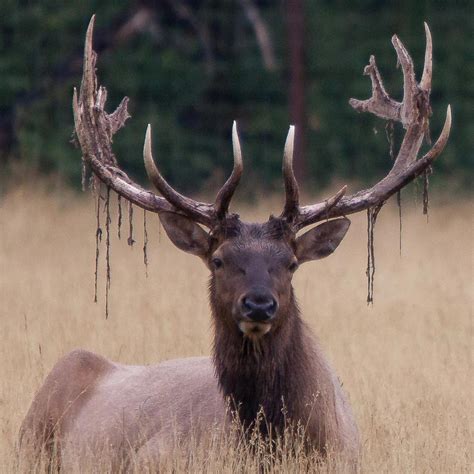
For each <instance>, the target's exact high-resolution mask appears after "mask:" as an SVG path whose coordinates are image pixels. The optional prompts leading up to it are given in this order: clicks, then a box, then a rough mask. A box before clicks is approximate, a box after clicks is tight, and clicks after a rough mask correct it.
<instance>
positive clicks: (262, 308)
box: [242, 293, 278, 323]
mask: <svg viewBox="0 0 474 474" xmlns="http://www.w3.org/2000/svg"><path fill="white" fill-rule="evenodd" d="M277 307H278V303H277V302H276V300H275V298H273V296H271V295H269V294H262V293H248V294H247V295H245V296H244V297H243V298H242V313H243V315H244V316H246V317H247V318H249V319H251V320H252V321H255V322H259V323H261V322H266V321H269V320H270V319H272V318H273V317H274V316H275V313H276V310H277Z"/></svg>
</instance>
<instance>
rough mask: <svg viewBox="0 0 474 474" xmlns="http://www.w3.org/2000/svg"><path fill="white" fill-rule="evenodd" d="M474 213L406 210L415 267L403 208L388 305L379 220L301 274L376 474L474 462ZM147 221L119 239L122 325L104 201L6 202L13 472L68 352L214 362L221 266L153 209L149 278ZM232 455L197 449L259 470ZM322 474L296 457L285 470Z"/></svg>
mask: <svg viewBox="0 0 474 474" xmlns="http://www.w3.org/2000/svg"><path fill="white" fill-rule="evenodd" d="M406 201H408V198H407V199H406ZM278 204H279V203H275V202H273V203H270V201H269V202H267V203H262V204H261V205H259V206H258V208H256V209H255V208H252V210H249V209H250V208H249V207H248V206H247V212H246V211H245V208H244V212H242V215H243V218H247V219H257V218H263V217H266V216H267V215H268V213H269V209H270V207H272V206H277V205H278ZM273 210H275V207H273ZM472 211H473V207H472V205H470V204H468V203H467V202H451V203H449V204H442V203H436V204H433V205H432V211H431V214H430V223H429V224H428V225H427V223H426V219H425V218H424V217H423V216H422V215H421V212H420V211H419V209H416V210H415V209H413V208H412V207H410V208H409V209H408V208H407V209H405V211H404V212H405V216H404V220H403V254H402V257H401V258H400V256H399V253H398V219H397V216H396V210H395V209H394V208H393V207H391V206H387V209H384V210H383V211H382V213H381V215H380V217H379V222H378V223H377V226H376V230H375V232H376V240H375V245H376V263H377V270H376V281H375V304H374V306H373V307H368V306H367V305H366V303H365V297H366V285H367V282H366V277H365V265H366V244H367V241H366V227H365V225H366V224H365V218H364V216H355V217H353V218H352V221H353V224H352V228H351V230H350V231H349V234H348V236H347V237H346V239H345V241H344V242H343V243H342V244H341V247H340V248H339V249H338V251H337V252H336V253H335V254H334V255H333V256H331V257H329V258H328V259H326V260H323V261H321V262H317V263H309V264H305V265H304V266H303V267H302V268H301V269H300V270H299V271H298V273H297V276H296V277H295V288H296V293H297V295H298V297H299V302H300V305H301V308H302V311H303V315H304V318H305V319H306V321H308V323H309V324H310V326H311V327H312V328H313V330H314V331H315V333H316V334H318V336H319V338H320V340H321V342H322V345H323V347H324V348H325V350H326V352H327V354H328V355H329V358H330V359H331V361H332V362H333V365H334V367H335V368H336V371H337V373H338V374H339V376H340V377H341V379H342V380H343V382H344V386H345V388H346V390H347V392H348V393H349V394H350V398H351V401H352V404H353V407H354V411H355V413H356V417H357V419H358V422H359V425H360V430H361V434H362V440H363V456H362V465H361V471H362V472H364V473H366V472H367V473H380V472H390V473H398V472H407V473H411V472H440V473H448V472H449V473H451V472H452V473H458V472H468V471H470V469H471V468H472V464H471V462H472V458H471V452H470V442H472V438H471V435H472V414H471V413H472V395H473V393H472V392H473V391H472V375H473V373H472V352H471V351H472V342H473V341H472V334H473V333H472V288H473V286H472V284H473V268H472V251H473V244H472V242H473V240H472V237H473V235H472V231H473V220H472V215H473V214H472ZM141 217H142V216H141V213H139V212H138V211H136V222H135V238H136V240H137V243H136V244H135V246H134V248H133V249H131V248H130V247H128V246H127V244H126V236H125V238H123V237H122V241H120V242H119V241H118V240H117V238H116V230H115V229H116V227H115V225H113V226H112V228H113V229H114V236H113V239H112V248H111V256H112V260H111V264H112V287H111V295H110V299H111V301H110V316H109V319H108V320H107V321H106V320H105V318H104V304H103V303H104V285H105V275H104V262H103V260H102V259H103V255H104V253H102V255H101V266H100V269H101V272H100V275H99V285H100V287H99V290H100V291H99V304H94V303H93V302H92V298H93V286H94V279H93V271H94V252H95V250H94V232H95V227H94V212H93V203H92V201H91V200H90V199H89V198H81V199H78V198H77V196H74V195H72V194H69V193H67V192H63V191H60V192H53V193H50V194H48V195H47V194H45V193H43V192H41V191H36V192H31V191H29V190H27V189H26V188H19V189H16V190H14V191H12V192H10V193H8V194H7V195H6V196H4V198H2V201H1V202H0V229H1V231H0V269H1V276H0V301H1V304H0V324H1V345H0V355H1V356H0V361H1V363H0V426H1V430H2V431H1V441H0V471H2V472H12V471H13V469H14V466H15V451H14V448H15V442H16V437H17V432H18V428H19V425H20V423H21V420H22V417H23V416H24V414H25V412H26V410H27V408H28V406H29V403H30V401H31V399H32V396H33V394H34V392H35V390H36V389H37V388H38V387H39V385H40V384H41V382H42V380H43V378H44V376H45V375H46V373H47V372H48V371H49V370H50V369H51V367H52V365H53V364H54V362H55V361H56V360H57V359H58V358H59V357H60V356H61V355H63V354H64V353H66V352H67V351H69V350H71V349H73V348H75V347H83V348H87V349H90V350H93V351H96V352H99V353H101V354H103V355H106V356H107V357H110V358H112V359H114V360H117V361H120V362H124V363H134V364H151V363H156V362H159V361H161V360H163V359H168V358H173V357H183V356H191V355H202V354H208V353H209V351H210V342H211V332H210V317H209V309H208V304H207V295H206V285H207V272H206V269H205V268H204V266H203V265H202V264H201V262H200V261H199V260H198V259H197V258H195V257H191V256H188V255H186V254H183V253H181V252H179V251H178V250H177V249H174V248H173V247H172V245H171V244H170V243H169V241H168V240H167V237H166V235H165V234H164V233H163V235H161V237H160V232H159V227H158V223H157V218H156V217H155V216H149V218H148V223H149V226H148V234H149V239H150V242H149V249H148V253H149V261H150V264H149V268H148V273H149V276H148V278H146V277H145V269H144V266H143V264H142V259H143V255H142V252H141V247H142V218H141ZM114 224H115V220H114ZM126 227H127V226H126V225H125V226H124V228H123V230H122V231H123V234H126ZM216 449H217V448H216ZM219 449H221V450H223V451H220V452H219V451H216V452H213V453H212V455H210V454H208V453H206V456H198V455H197V456H196V458H195V459H194V460H193V461H192V462H191V468H192V469H191V470H192V471H194V472H203V471H206V472H217V471H220V472H223V471H224V470H227V471H228V472H230V468H228V466H231V465H232V463H231V461H232V459H234V461H235V462H236V464H234V466H248V467H249V468H248V470H249V471H251V470H252V469H251V466H254V465H255V464H254V463H252V460H251V459H250V458H249V459H248V460H247V464H246V460H245V459H242V458H238V456H241V455H242V453H239V452H238V451H237V450H235V449H232V448H230V447H229V448H227V450H225V449H224V448H222V447H221V448H219ZM232 456H234V458H232ZM249 456H250V455H249ZM213 459H215V462H214V464H213V462H212V460H213ZM219 460H220V461H219ZM223 460H225V461H226V463H224V464H225V465H224V464H221V463H222V462H223ZM237 461H238V463H237ZM204 463H205V464H204ZM229 463H230V464H229ZM225 466H227V468H226V467H225ZM313 468H314V469H315V465H313ZM306 469H308V466H304V463H303V461H301V462H300V461H298V459H294V458H292V459H289V460H287V461H286V464H285V465H284V466H281V469H279V471H280V472H298V471H305V470H306ZM99 470H100V469H99ZM471 472H472V471H471Z"/></svg>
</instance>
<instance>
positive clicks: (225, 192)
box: [214, 120, 244, 219]
mask: <svg viewBox="0 0 474 474" xmlns="http://www.w3.org/2000/svg"><path fill="white" fill-rule="evenodd" d="M232 148H233V152H234V168H233V169H232V173H231V175H230V176H229V178H228V179H227V181H226V182H225V183H224V186H222V188H221V189H220V190H219V192H218V193H217V196H216V201H215V204H214V209H215V211H216V215H217V218H218V219H223V218H224V217H225V215H226V213H227V211H228V210H229V204H230V201H231V199H232V196H233V195H234V192H235V190H236V189H237V186H238V184H239V182H240V178H241V177H242V173H243V171H244V162H243V159H242V148H241V146H240V140H239V133H238V131H237V122H236V121H235V120H234V123H233V124H232Z"/></svg>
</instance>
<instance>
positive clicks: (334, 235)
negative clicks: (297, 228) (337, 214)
mask: <svg viewBox="0 0 474 474" xmlns="http://www.w3.org/2000/svg"><path fill="white" fill-rule="evenodd" d="M350 225H351V221H350V220H349V219H346V218H345V217H344V218H342V219H335V220H333V221H328V222H325V223H324V224H320V225H318V226H317V227H314V228H313V229H311V230H308V232H306V233H305V234H303V235H302V236H300V237H298V238H297V239H296V258H297V259H298V263H304V262H308V261H309V260H319V259H320V258H324V257H327V256H328V255H331V254H332V253H333V252H334V250H336V249H337V247H338V245H339V244H340V243H341V241H342V239H343V238H344V236H345V235H346V232H347V229H349V226H350Z"/></svg>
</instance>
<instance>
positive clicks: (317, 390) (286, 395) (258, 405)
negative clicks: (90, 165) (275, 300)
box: [210, 281, 334, 451]
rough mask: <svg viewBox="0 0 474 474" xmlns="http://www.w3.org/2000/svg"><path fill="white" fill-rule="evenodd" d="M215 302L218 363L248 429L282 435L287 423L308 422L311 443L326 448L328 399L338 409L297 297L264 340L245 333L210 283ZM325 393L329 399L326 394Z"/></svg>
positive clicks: (227, 393) (222, 380) (230, 397)
mask: <svg viewBox="0 0 474 474" xmlns="http://www.w3.org/2000/svg"><path fill="white" fill-rule="evenodd" d="M210 290H211V306H212V312H213V316H214V325H215V338H214V363H215V367H216V373H217V376H218V380H219V385H220V388H221V390H222V392H223V394H224V396H225V397H226V398H227V399H228V400H230V403H231V406H232V407H233V408H235V409H236V411H237V413H238V415H239V418H240V420H241V422H242V424H243V425H244V427H245V428H252V427H254V426H255V420H256V417H257V414H258V413H259V411H260V412H261V411H262V410H263V414H264V418H265V419H264V420H263V421H261V423H259V429H260V431H261V432H262V434H263V435H267V434H268V427H269V426H271V427H272V431H274V432H275V433H282V431H283V429H284V427H285V421H291V422H293V423H297V422H301V423H302V425H303V426H307V427H308V428H307V434H308V436H309V437H310V438H312V444H313V445H316V447H317V448H318V449H319V450H320V451H323V450H324V447H325V445H326V442H327V435H328V434H329V433H328V428H329V426H328V423H329V424H331V423H330V420H329V419H330V418H331V416H329V418H328V416H327V415H325V413H326V412H327V403H328V401H329V403H330V405H331V409H334V397H333V395H334V390H333V387H332V381H331V379H330V375H329V371H328V368H327V365H326V363H325V361H324V359H322V360H319V359H320V354H319V349H318V347H317V346H316V345H315V342H314V341H313V340H312V338H311V336H310V334H309V331H308V330H307V329H306V327H305V325H304V323H303V321H302V320H301V318H300V315H299V311H298V307H297V304H296V301H295V299H294V296H293V292H292V298H291V305H290V309H289V311H288V314H286V315H284V316H283V317H282V318H281V320H282V324H281V325H279V326H278V327H275V328H273V329H272V330H271V331H270V332H269V333H268V334H266V335H264V336H263V337H262V338H261V339H260V340H259V341H257V342H253V341H252V340H250V339H248V338H246V337H244V335H243V334H242V333H241V332H240V330H239V329H238V327H237V325H236V324H235V323H234V322H233V321H232V318H230V317H228V316H229V315H227V314H226V311H228V309H226V308H220V307H219V305H218V302H217V300H216V298H215V294H214V292H213V284H212V281H211V286H210ZM321 394H324V397H322V396H321Z"/></svg>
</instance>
